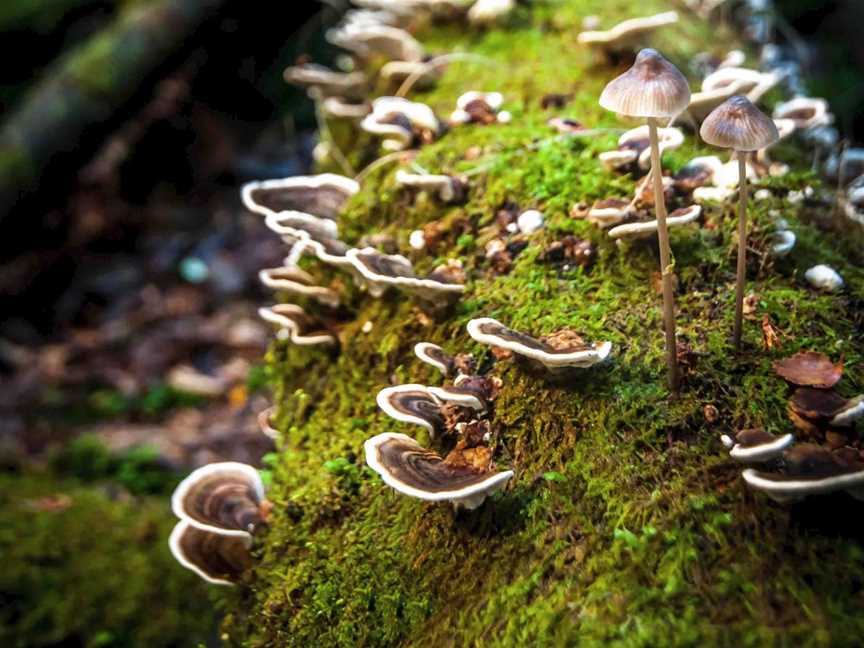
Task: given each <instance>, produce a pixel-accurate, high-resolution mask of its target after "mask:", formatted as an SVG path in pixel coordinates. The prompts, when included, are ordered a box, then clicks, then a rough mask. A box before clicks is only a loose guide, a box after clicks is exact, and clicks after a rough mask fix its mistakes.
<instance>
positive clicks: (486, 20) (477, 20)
mask: <svg viewBox="0 0 864 648" xmlns="http://www.w3.org/2000/svg"><path fill="white" fill-rule="evenodd" d="M515 7H516V2H515V0H477V2H475V3H474V5H473V6H472V7H471V8H470V9H469V10H468V22H470V23H471V24H472V25H488V24H490V23H493V22H495V21H496V20H498V19H499V18H502V17H503V16H506V15H507V14H509V13H510V12H511V11H513V9H514V8H515Z"/></svg>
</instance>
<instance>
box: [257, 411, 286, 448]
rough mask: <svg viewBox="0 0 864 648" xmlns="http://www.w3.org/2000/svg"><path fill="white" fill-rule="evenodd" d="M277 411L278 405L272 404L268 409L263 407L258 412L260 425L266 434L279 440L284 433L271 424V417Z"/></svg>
mask: <svg viewBox="0 0 864 648" xmlns="http://www.w3.org/2000/svg"><path fill="white" fill-rule="evenodd" d="M275 411H276V406H275V405H271V406H270V407H268V408H267V409H263V410H261V411H260V412H259V413H258V427H259V428H260V429H261V432H262V433H263V434H264V436H268V437H270V438H271V439H273V440H274V441H276V440H278V439H279V438H280V437H281V436H282V434H281V433H280V432H279V430H277V429H276V428H275V427H273V426H272V425H271V424H270V419H271V417H272V416H273V413H274V412H275Z"/></svg>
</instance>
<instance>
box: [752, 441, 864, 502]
mask: <svg viewBox="0 0 864 648" xmlns="http://www.w3.org/2000/svg"><path fill="white" fill-rule="evenodd" d="M783 460H784V461H783V463H784V467H783V472H779V473H767V472H761V471H757V470H754V469H752V468H748V469H747V470H745V471H744V472H743V473H741V476H742V477H743V478H744V481H745V482H747V485H748V486H749V487H750V488H753V489H755V490H759V491H762V492H764V493H766V494H767V495H768V496H769V497H771V498H772V499H774V500H776V501H778V502H791V501H796V500H801V499H804V498H805V497H808V496H810V495H825V494H828V493H834V492H837V491H846V492H848V493H849V494H850V495H852V496H853V497H854V498H856V499H864V461H862V460H861V457H860V455H859V454H858V452H857V451H855V450H852V449H851V448H839V449H837V450H833V451H831V450H828V449H826V448H823V447H821V446H817V445H813V444H809V443H802V444H800V445H796V446H793V447H791V448H790V449H788V450H786V451H785V452H784V453H783Z"/></svg>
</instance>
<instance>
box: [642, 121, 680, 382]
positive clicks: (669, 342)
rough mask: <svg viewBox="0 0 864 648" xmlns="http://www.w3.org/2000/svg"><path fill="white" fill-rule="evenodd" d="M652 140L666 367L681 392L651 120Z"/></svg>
mask: <svg viewBox="0 0 864 648" xmlns="http://www.w3.org/2000/svg"><path fill="white" fill-rule="evenodd" d="M648 136H649V138H650V140H651V176H652V179H653V181H654V210H655V211H656V212H657V238H658V239H659V246H660V276H661V278H662V282H663V325H664V327H665V329H666V364H667V365H668V374H669V389H671V390H672V391H673V392H676V391H678V355H677V345H676V342H675V295H674V294H673V289H672V264H671V259H670V257H671V253H670V251H669V231H668V230H667V229H666V201H665V198H664V196H663V172H662V169H661V167H660V142H659V139H658V136H657V119H656V118H654V117H649V118H648Z"/></svg>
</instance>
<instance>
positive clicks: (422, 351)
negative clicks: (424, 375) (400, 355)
mask: <svg viewBox="0 0 864 648" xmlns="http://www.w3.org/2000/svg"><path fill="white" fill-rule="evenodd" d="M431 349H435V350H437V351H440V352H441V353H443V354H445V355H450V354H448V353H447V352H446V351H445V350H444V349H442V348H441V347H440V346H438V345H437V344H432V343H431V342H418V343H417V344H415V345H414V355H415V356H417V357H418V358H419V359H420V361H421V362H425V363H426V364H428V365H432V366H433V367H435V368H436V369H437V370H438V371H440V372H441V373H442V374H444V375H445V376H446V375H447V374H449V373H450V368H449V367H448V366H447V365H445V364H444V363H443V362H438V361H437V360H435V358H433V357H432V356H430V355H429V351H430V350H431Z"/></svg>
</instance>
